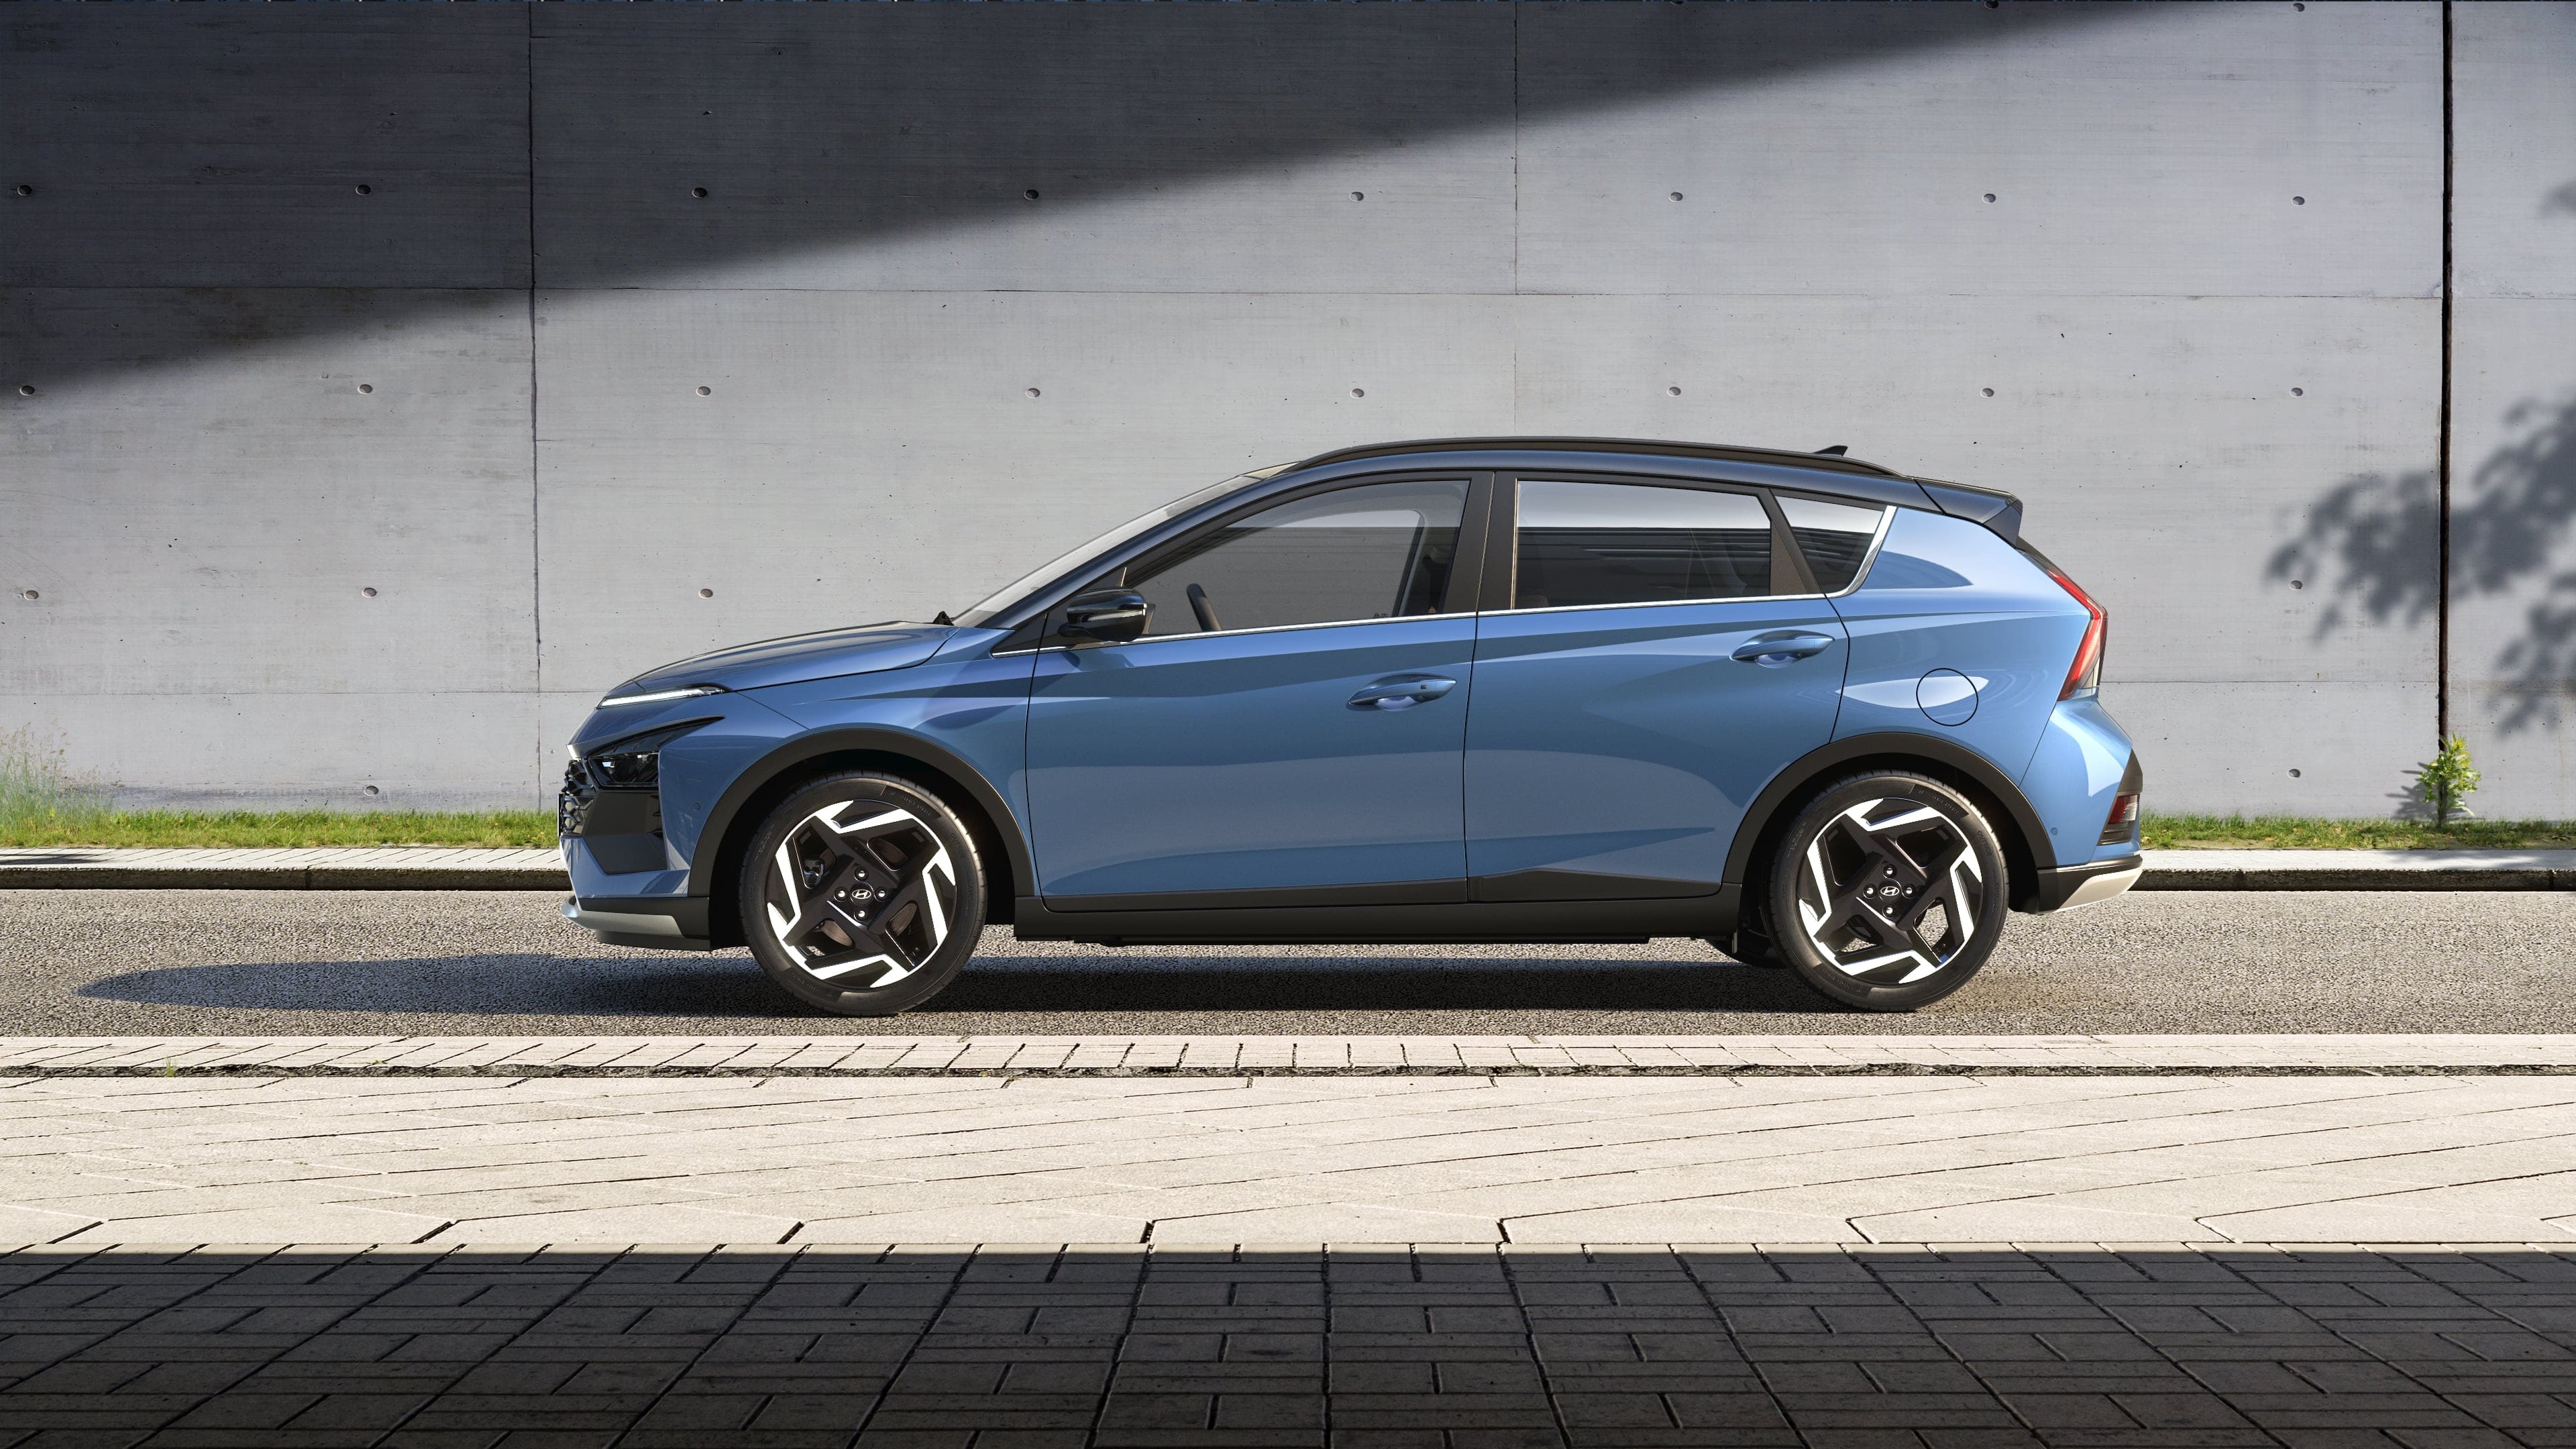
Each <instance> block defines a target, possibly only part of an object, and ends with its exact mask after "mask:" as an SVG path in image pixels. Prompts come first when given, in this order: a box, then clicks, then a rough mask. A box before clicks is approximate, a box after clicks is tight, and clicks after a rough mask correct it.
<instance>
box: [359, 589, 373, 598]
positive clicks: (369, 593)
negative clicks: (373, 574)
mask: <svg viewBox="0 0 2576 1449" xmlns="http://www.w3.org/2000/svg"><path fill="white" fill-rule="evenodd" d="M358 592H359V593H362V594H364V595H366V596H367V597H368V598H370V599H372V598H374V597H375V596H376V591H375V590H374V589H371V588H370V589H360V590H358Z"/></svg>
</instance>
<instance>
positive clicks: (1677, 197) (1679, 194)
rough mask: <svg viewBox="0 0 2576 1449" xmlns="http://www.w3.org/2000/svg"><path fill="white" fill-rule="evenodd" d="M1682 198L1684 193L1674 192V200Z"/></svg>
mask: <svg viewBox="0 0 2576 1449" xmlns="http://www.w3.org/2000/svg"><path fill="white" fill-rule="evenodd" d="M1681 199H1682V194H1681V193H1680V192H1678V191H1676V192H1674V193H1673V200H1675V201H1679V200H1681Z"/></svg>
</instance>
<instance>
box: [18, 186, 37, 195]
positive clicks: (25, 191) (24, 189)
mask: <svg viewBox="0 0 2576 1449" xmlns="http://www.w3.org/2000/svg"><path fill="white" fill-rule="evenodd" d="M18 194H19V195H20V196H33V195H35V194H36V188H34V187H32V186H26V185H21V186H20V187H19V188H18Z"/></svg>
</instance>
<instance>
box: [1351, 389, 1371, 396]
mask: <svg viewBox="0 0 2576 1449" xmlns="http://www.w3.org/2000/svg"><path fill="white" fill-rule="evenodd" d="M1351 396H1353V397H1367V396H1368V389H1366V388H1363V387H1355V388H1352V389H1351Z"/></svg>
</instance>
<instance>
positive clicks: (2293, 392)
mask: <svg viewBox="0 0 2576 1449" xmlns="http://www.w3.org/2000/svg"><path fill="white" fill-rule="evenodd" d="M2307 395H2308V390H2307V389H2306V388H2304V387H2294V388H2292V389H2290V396H2292V397H2306V396H2307Z"/></svg>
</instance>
